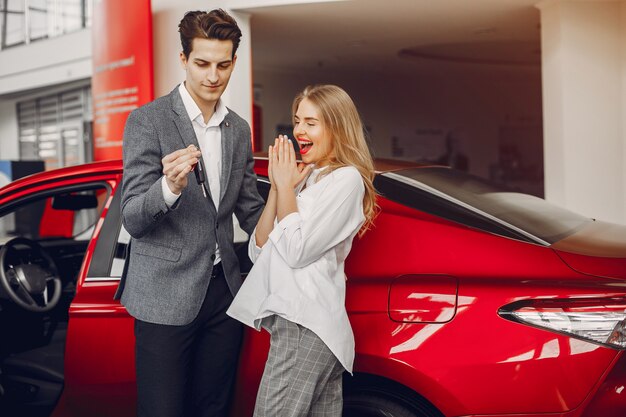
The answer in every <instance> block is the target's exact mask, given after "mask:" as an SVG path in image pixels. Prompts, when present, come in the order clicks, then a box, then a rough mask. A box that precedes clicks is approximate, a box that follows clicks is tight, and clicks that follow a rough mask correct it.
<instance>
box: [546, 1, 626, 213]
mask: <svg viewBox="0 0 626 417" xmlns="http://www.w3.org/2000/svg"><path fill="white" fill-rule="evenodd" d="M624 7H625V6H624V3H623V2H569V1H552V2H547V3H544V4H542V5H541V6H540V10H541V27H542V61H543V85H544V120H545V124H544V132H545V136H544V138H545V140H544V144H545V167H546V169H545V172H546V198H547V199H548V200H550V201H553V202H555V203H556V204H558V205H561V206H564V207H567V208H569V209H572V210H573V211H576V212H579V213H581V214H584V215H587V216H590V217H595V218H598V219H600V220H606V221H611V222H616V223H626V212H625V208H626V205H625V198H624V194H625V192H626V186H625V185H626V182H625V175H624V169H625V162H624V161H625V159H624V156H625V153H624V145H625V143H626V137H625V134H624V132H625V126H624V100H625V97H626V95H625V94H624V93H625V91H624V86H623V83H624V73H625V71H626V66H625V65H624V62H625V59H624V47H623V45H624V42H626V36H625V33H626V32H625V29H624V25H625V23H626V19H624V11H623V8H624Z"/></svg>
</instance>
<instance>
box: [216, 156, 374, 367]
mask: <svg viewBox="0 0 626 417" xmlns="http://www.w3.org/2000/svg"><path fill="white" fill-rule="evenodd" d="M320 172H321V169H315V170H313V171H312V173H311V174H310V175H309V177H308V178H307V180H306V187H305V188H304V190H302V191H301V192H299V191H300V190H301V189H302V188H303V185H300V186H299V187H298V188H297V189H296V192H298V195H297V198H296V201H297V205H298V212H295V213H291V214H289V215H287V216H285V217H284V218H283V219H282V220H281V221H280V222H279V223H277V224H276V225H275V226H274V229H273V230H272V232H271V233H270V234H269V239H268V241H267V242H266V243H265V245H263V248H259V247H257V246H256V240H255V238H254V236H255V233H254V232H253V233H252V236H251V238H250V244H249V248H248V249H249V250H248V252H249V256H250V259H251V260H252V262H254V266H253V267H252V270H251V271H250V273H249V274H248V277H247V278H246V279H245V281H244V283H243V286H242V287H241V289H240V290H239V292H238V293H237V295H236V296H235V299H234V300H233V303H232V304H231V306H230V308H229V309H228V311H227V314H228V315H229V316H231V317H233V318H235V319H237V320H239V321H241V322H242V323H244V324H246V325H248V326H250V327H254V328H255V329H257V330H260V329H261V320H262V319H263V318H265V317H268V316H271V315H274V314H276V315H279V316H281V317H283V318H285V319H287V320H289V321H292V322H295V323H298V324H300V325H302V326H304V327H306V328H307V329H309V330H311V331H313V332H314V333H315V334H316V335H317V336H318V337H319V338H320V339H322V341H323V342H324V343H325V344H326V345H327V346H328V348H329V349H330V350H331V351H332V352H333V354H334V355H335V356H336V357H337V359H338V360H339V362H340V363H341V364H342V365H343V367H344V368H345V369H346V370H347V371H349V372H352V364H353V362H354V335H353V334H352V327H351V326H350V322H349V321H348V314H347V312H346V307H345V294H346V277H345V274H344V261H345V259H346V257H347V256H348V254H349V253H350V249H351V248H352V239H353V238H354V236H355V235H356V234H357V232H358V231H359V229H360V228H361V226H362V225H363V222H364V221H365V216H364V215H363V196H364V194H365V186H364V184H363V180H362V179H361V175H360V174H359V171H358V170H357V169H356V168H354V167H342V168H339V169H336V170H335V171H333V172H331V173H330V174H328V175H326V176H324V177H323V178H322V179H320V180H319V181H318V182H316V181H315V179H316V178H317V176H318V175H319V173H320Z"/></svg>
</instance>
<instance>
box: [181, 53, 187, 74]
mask: <svg viewBox="0 0 626 417" xmlns="http://www.w3.org/2000/svg"><path fill="white" fill-rule="evenodd" d="M179 57H180V66H181V67H182V68H183V69H184V70H186V69H187V57H186V56H185V53H184V52H183V51H180V54H179Z"/></svg>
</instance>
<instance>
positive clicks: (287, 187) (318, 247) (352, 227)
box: [227, 85, 376, 417]
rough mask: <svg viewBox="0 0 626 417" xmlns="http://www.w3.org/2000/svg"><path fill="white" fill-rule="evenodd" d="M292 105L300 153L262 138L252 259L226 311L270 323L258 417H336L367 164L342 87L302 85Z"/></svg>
mask: <svg viewBox="0 0 626 417" xmlns="http://www.w3.org/2000/svg"><path fill="white" fill-rule="evenodd" d="M292 111H293V123H294V128H293V134H294V136H295V139H296V140H297V141H298V144H299V146H300V154H301V156H302V161H303V162H302V163H301V164H297V162H296V155H295V152H294V149H293V146H292V145H291V143H290V141H289V140H288V138H287V137H286V136H282V135H281V136H279V137H278V138H277V139H276V140H275V142H274V145H273V146H270V147H269V178H270V182H271V184H272V186H271V189H270V193H269V197H268V201H267V204H266V206H265V209H264V211H263V214H262V215H261V218H260V219H259V222H258V224H257V227H256V229H255V231H254V233H253V235H252V236H251V239H250V246H249V254H250V258H251V259H252V260H253V262H254V263H255V264H254V267H253V268H252V270H251V271H250V274H249V275H248V277H247V279H246V280H245V282H244V284H243V286H242V288H241V289H240V290H239V293H238V294H237V296H236V297H235V299H234V301H233V303H232V305H231V306H230V309H229V310H228V313H227V314H229V315H230V316H232V317H234V318H235V319H237V320H239V321H241V322H243V323H244V324H247V325H248V326H251V327H254V328H256V329H257V330H260V328H261V327H264V328H265V329H267V330H268V331H269V332H270V333H271V342H270V352H269V356H268V360H267V363H266V365H265V371H264V373H263V378H262V380H261V385H260V387H259V392H258V394H257V402H256V406H255V410H254V416H255V417H292V416H293V417H295V416H308V415H315V416H328V417H331V416H333V417H335V416H337V417H339V416H341V412H342V405H343V400H342V385H341V384H342V374H343V372H344V370H347V371H348V372H352V363H353V360H354V336H353V334H352V329H351V327H350V322H349V321H348V315H347V313H346V308H345V291H346V285H345V279H346V278H345V274H344V261H345V259H346V257H347V256H348V253H349V252H350V249H351V247H352V240H353V238H354V237H355V235H356V234H357V233H359V231H360V232H365V231H366V230H367V229H368V228H369V227H370V225H371V222H372V220H373V217H374V214H375V211H376V203H375V199H376V193H375V191H374V187H373V184H372V180H373V177H374V169H373V164H372V158H371V156H370V153H369V150H368V148H367V144H366V142H365V137H364V132H363V125H362V123H361V120H360V118H359V115H358V112H357V110H356V107H355V106H354V103H353V102H352V100H351V99H350V97H349V96H348V94H347V93H346V92H345V91H344V90H342V89H341V88H339V87H337V86H333V85H320V86H312V87H307V88H306V89H305V90H304V91H303V92H302V93H300V94H299V95H298V96H296V98H295V100H294V103H293V108H292Z"/></svg>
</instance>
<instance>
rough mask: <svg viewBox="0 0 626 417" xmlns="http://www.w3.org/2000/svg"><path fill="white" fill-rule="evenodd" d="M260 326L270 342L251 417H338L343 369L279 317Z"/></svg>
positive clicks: (310, 336)
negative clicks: (265, 331) (269, 336)
mask: <svg viewBox="0 0 626 417" xmlns="http://www.w3.org/2000/svg"><path fill="white" fill-rule="evenodd" d="M263 327H264V328H266V330H268V331H269V332H270V333H271V342H270V351H269V355H268V358H267V363H266V364H265V370H264V371H263V378H262V379H261V385H260V387H259V392H258V393H257V399H256V406H255V408H254V417H308V416H310V417H341V412H342V408H343V397H342V375H343V371H344V368H343V366H342V365H341V364H340V363H339V361H338V360H337V358H336V357H335V355H334V354H333V353H332V352H331V351H330V349H328V347H327V346H326V345H325V344H324V342H322V340H321V339H320V338H319V337H317V335H316V334H315V333H313V332H312V331H311V330H309V329H307V328H305V327H302V326H300V325H298V324H296V323H293V322H290V321H288V320H286V319H284V318H282V317H279V316H271V317H268V318H266V319H264V320H263Z"/></svg>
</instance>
